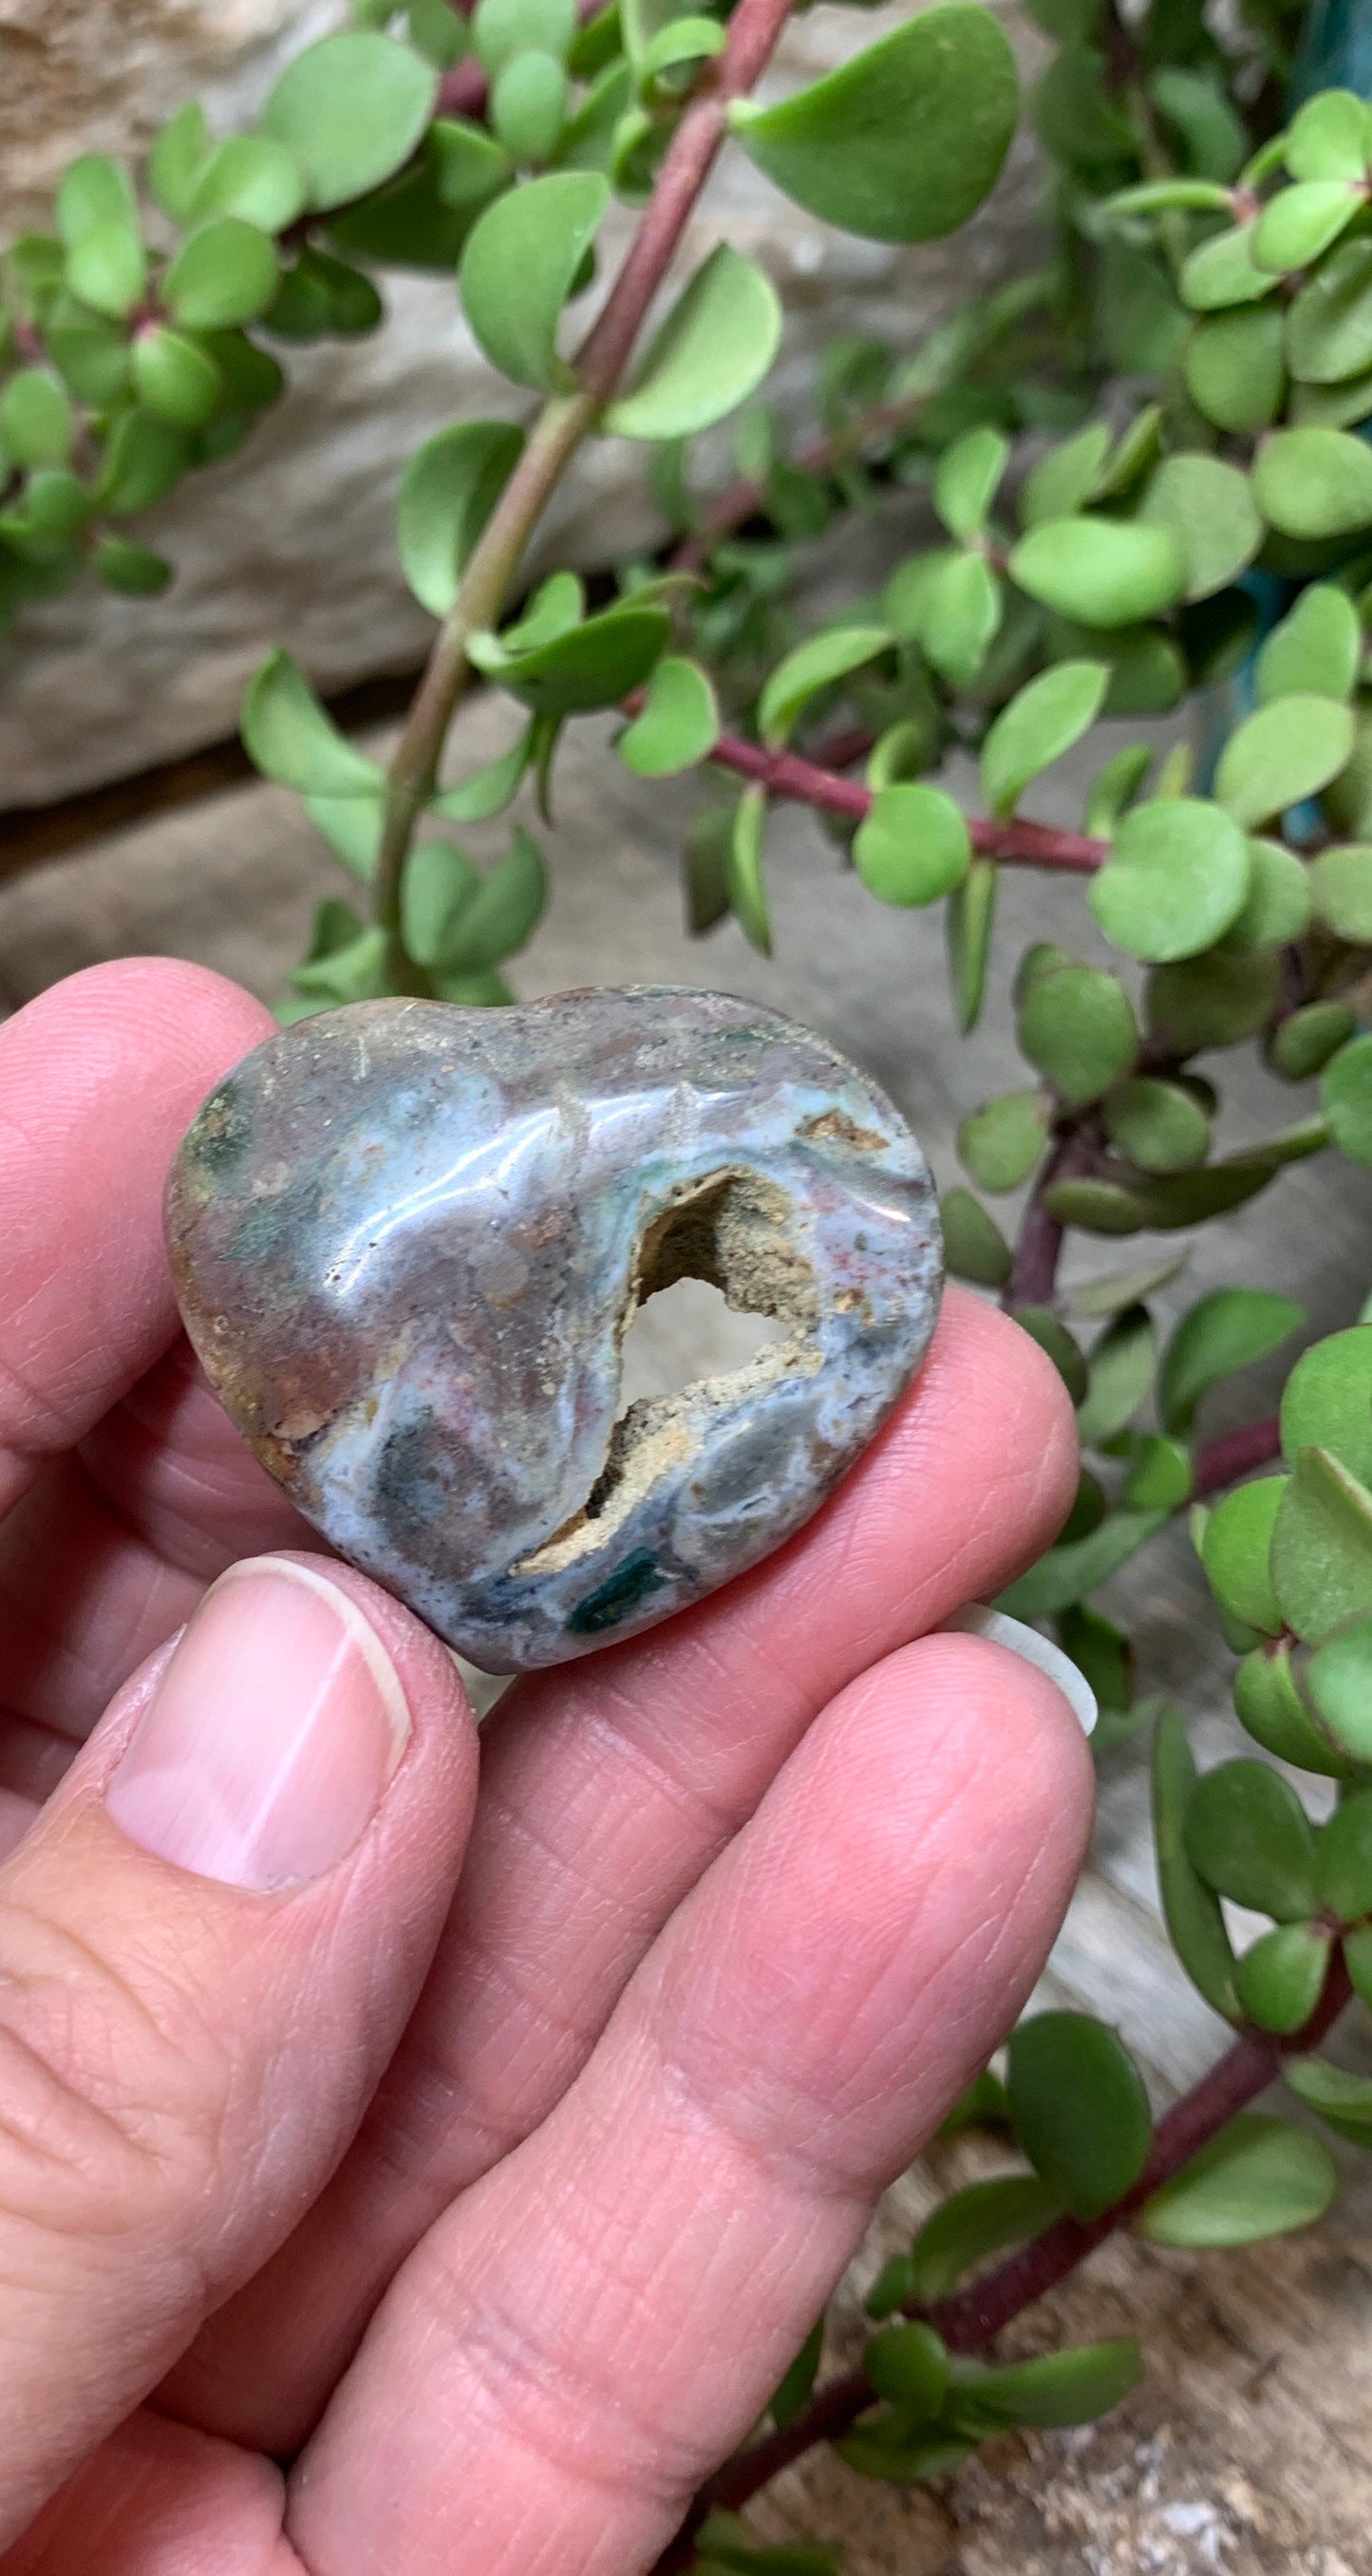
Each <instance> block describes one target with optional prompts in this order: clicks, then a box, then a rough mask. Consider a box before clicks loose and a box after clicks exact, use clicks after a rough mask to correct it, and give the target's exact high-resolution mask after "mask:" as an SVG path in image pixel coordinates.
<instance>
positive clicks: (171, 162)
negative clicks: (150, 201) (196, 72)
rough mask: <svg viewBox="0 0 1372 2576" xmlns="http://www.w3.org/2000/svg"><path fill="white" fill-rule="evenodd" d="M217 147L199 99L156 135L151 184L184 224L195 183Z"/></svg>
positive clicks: (150, 157)
mask: <svg viewBox="0 0 1372 2576" xmlns="http://www.w3.org/2000/svg"><path fill="white" fill-rule="evenodd" d="M213 150H214V138H213V136H212V134H211V133H210V129H209V126H208V124H207V122H206V118H205V111H204V109H203V107H202V106H201V105H200V102H199V100H198V99H194V98H189V99H187V101H186V103H185V105H184V107H179V108H178V109H177V111H176V114H175V115H174V116H171V117H169V118H168V120H167V122H166V124H165V125H164V126H163V127H162V128H161V130H160V132H159V133H158V135H157V136H156V138H155V140H154V142H153V147H152V150H151V152H150V153H149V155H148V185H149V187H150V188H151V190H152V193H153V195H154V197H155V198H156V199H157V202H158V204H159V206H160V207H161V208H162V211H163V213H164V214H167V215H170V216H171V218H172V221H173V223H178V224H180V223H184V222H185V220H186V215H187V211H188V209H189V206H190V202H191V198H192V195H193V194H194V190H195V183H196V180H197V178H198V177H199V175H200V172H201V171H202V169H203V168H204V166H205V163H206V161H207V160H208V158H209V156H210V154H211V152H212V151H213Z"/></svg>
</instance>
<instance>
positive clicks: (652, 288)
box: [576, 0, 791, 402]
mask: <svg viewBox="0 0 1372 2576" xmlns="http://www.w3.org/2000/svg"><path fill="white" fill-rule="evenodd" d="M790 11H791V0H741V6H740V7H739V8H737V9H736V10H735V11H734V14H733V17H732V18H731V19H730V22H729V35H728V41H727V43H726V44H725V47H724V51H723V53H722V54H719V55H718V56H717V57H716V59H715V61H714V62H713V63H712V64H710V65H709V66H708V67H707V69H706V71H705V72H704V73H703V74H702V77H701V82H700V86H699V88H698V90H697V92H696V94H695V96H694V97H693V99H692V100H691V103H690V106H689V107H688V108H687V110H686V113H685V115H684V116H683V117H682V120H681V123H680V124H679V125H678V127H677V129H676V132H675V134H674V135H673V136H672V139H671V142H670V143H669V145H668V147H667V150H666V153H665V154H664V156H663V160H662V164H661V167H660V168H659V170H658V174H657V177H656V179H655V180H654V182H653V193H652V196H651V198H650V199H649V202H648V204H647V206H646V207H645V209H644V213H643V220H642V222H641V223H640V224H639V226H638V229H637V231H636V232H635V234H634V237H633V240H632V241H631V243H630V244H629V248H628V252H627V254H626V256H625V260H624V265H623V267H622V268H621V270H620V272H619V275H618V277H617V278H616V280H615V284H614V291H613V293H612V294H611V296H610V299H609V301H608V303H607V304H606V305H605V307H604V310H603V311H602V313H601V314H600V317H599V319H598V320H597V321H596V322H594V323H593V324H592V326H591V329H590V332H589V333H588V335H587V337H586V339H585V340H584V341H583V343H582V346H581V349H580V351H579V353H578V356H577V361H576V372H577V376H578V378H579V380H580V383H581V385H582V386H583V388H584V389H585V391H586V392H587V393H588V394H592V395H594V397H595V399H596V400H597V401H598V402H604V401H606V400H607V399H608V397H609V395H610V394H612V393H613V391H614V389H615V386H616V385H617V384H618V382H619V379H620V377H621V375H622V374H623V372H624V369H625V367H626V366H627V364H628V362H629V358H630V356H631V355H632V352H633V346H634V342H635V340H636V339H637V337H638V334H639V331H640V329H641V328H642V325H643V321H644V318H645V316H646V314H647V311H648V307H649V305H650V304H651V303H652V300H653V297H654V296H655V295H656V293H657V290H658V288H659V287H660V285H661V284H662V281H663V278H664V277H665V276H666V273H667V269H668V265H669V263H670V261H671V258H672V255H673V253H674V251H675V250H676V247H677V244H678V243H679V241H680V240H681V236H682V234H683V233H684V231H685V229H686V225H687V222H688V220H689V218H690V216H691V213H692V211H693V209H694V207H695V203H696V200H697V198H698V197H699V195H700V192H701V190H702V188H703V187H704V185H705V182H706V180H707V179H708V177H709V175H710V170H711V168H712V166H713V163H714V159H715V155H716V153H717V152H718V150H719V147H720V145H721V143H722V142H723V140H724V136H725V133H726V130H727V125H728V112H729V107H730V104H731V102H732V101H733V100H734V99H736V98H745V97H746V96H747V94H748V92H749V90H750V89H751V88H752V87H753V85H754V83H755V82H756V81H757V79H758V77H759V75H760V74H761V73H762V72H763V71H764V70H765V69H766V66H767V62H768V60H769V58H770V56H771V55H772V53H773V52H774V51H775V49H776V45H777V41H778V39H779V37H780V35H781V31H782V28H783V27H784V26H785V23H786V20H787V18H788V17H789V15H790Z"/></svg>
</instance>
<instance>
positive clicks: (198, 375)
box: [133, 323, 224, 429]
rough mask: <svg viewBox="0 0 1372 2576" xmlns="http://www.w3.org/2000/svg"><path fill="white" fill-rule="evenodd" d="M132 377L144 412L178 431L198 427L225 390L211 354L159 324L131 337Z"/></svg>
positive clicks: (216, 408) (215, 405)
mask: <svg viewBox="0 0 1372 2576" xmlns="http://www.w3.org/2000/svg"><path fill="white" fill-rule="evenodd" d="M133 381H134V384H135V386H136V388H137V392H138V399H139V401H140V402H141V403H142V404H143V406H144V408H145V410H147V411H150V412H152V413H154V414H155V416H156V418H157V419H158V420H167V421H170V422H171V423H172V425H173V427H174V428H176V429H202V428H203V427H204V424H205V422H206V421H207V420H211V419H212V418H213V417H214V414H215V412H216V411H217V410H218V408H219V404H220V400H221V397H222V395H223V392H224V379H223V377H222V376H221V374H220V372H219V369H218V368H217V366H216V365H215V363H214V360H213V358H211V357H209V356H208V355H207V353H206V352H205V350H203V349H200V348H197V346H196V344H195V342H194V341H193V340H187V339H186V338H185V337H184V335H183V334H182V333H181V332H179V331H168V330H166V329H164V327H163V326H162V324H161V323H154V324H153V325H152V327H151V329H149V330H146V331H140V332H139V333H138V335H137V337H136V339H135V341H134V344H133Z"/></svg>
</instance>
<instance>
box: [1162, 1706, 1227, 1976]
mask: <svg viewBox="0 0 1372 2576" xmlns="http://www.w3.org/2000/svg"><path fill="white" fill-rule="evenodd" d="M1196 1778H1197V1774H1196V1764H1195V1758H1194V1756H1193V1754H1192V1751H1191V1745H1190V1740H1189V1738H1188V1736H1187V1732H1186V1727H1185V1725H1184V1723H1183V1721H1182V1719H1181V1718H1180V1716H1179V1715H1178V1713H1177V1711H1176V1710H1175V1709H1170V1708H1169V1709H1164V1711H1163V1713H1162V1715H1161V1717H1160V1718H1159V1720H1158V1724H1157V1729H1156V1732H1155V1734H1154V1737H1153V1839H1154V1844H1155V1848H1156V1851H1157V1861H1158V1888H1159V1893H1160V1895H1161V1897H1162V1910H1163V1915H1164V1918H1165V1920H1166V1924H1167V1929H1168V1933H1169V1935H1170V1937H1171V1941H1172V1947H1173V1949H1174V1950H1175V1951H1176V1954H1177V1957H1178V1958H1179V1959H1180V1961H1181V1964H1182V1966H1183V1967H1184V1969H1185V1970H1186V1973H1187V1975H1188V1977H1189V1978H1190V1980H1191V1983H1192V1985H1193V1986H1194V1987H1195V1988H1196V1990H1197V1992H1198V1993H1200V1994H1202V1995H1204V1997H1205V2000H1206V2002H1207V2003H1208V2004H1209V2005H1210V2007H1211V2009H1212V2010H1213V2011H1215V2012H1217V2013H1219V2014H1220V2015H1221V2017H1222V2018H1223V2019H1224V2020H1225V2021H1237V2020H1238V2017H1239V2005H1238V1996H1237V1993H1236V1991H1235V1986H1234V1953H1233V1950H1232V1948H1231V1946H1230V1941H1229V1935H1228V1933H1227V1932H1226V1930H1225V1928H1224V1915H1223V1911H1222V1909H1221V1906H1220V1901H1219V1898H1218V1897H1217V1896H1216V1894H1215V1892H1214V1889H1213V1888H1211V1887H1207V1885H1206V1883H1205V1880H1204V1879H1203V1878H1202V1877H1201V1876H1200V1873H1199V1871H1198V1870H1196V1869H1195V1868H1193V1866H1192V1863H1191V1860H1190V1856H1189V1854H1188V1852H1187V1849H1186V1831H1185V1828H1186V1815H1187V1810H1188V1808H1189V1807H1190V1803H1191V1798H1192V1795H1193V1793H1194V1790H1195V1786H1196Z"/></svg>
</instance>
